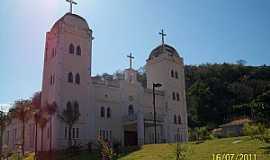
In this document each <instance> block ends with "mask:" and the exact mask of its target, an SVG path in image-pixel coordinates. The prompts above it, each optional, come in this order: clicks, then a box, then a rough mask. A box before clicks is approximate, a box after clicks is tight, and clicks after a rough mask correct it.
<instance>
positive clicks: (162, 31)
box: [159, 29, 167, 46]
mask: <svg viewBox="0 0 270 160" xmlns="http://www.w3.org/2000/svg"><path fill="white" fill-rule="evenodd" d="M159 34H160V35H161V38H162V46H164V37H165V36H167V34H166V33H165V32H164V30H163V29H161V32H159Z"/></svg>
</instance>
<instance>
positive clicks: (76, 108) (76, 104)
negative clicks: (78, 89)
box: [74, 101, 79, 113]
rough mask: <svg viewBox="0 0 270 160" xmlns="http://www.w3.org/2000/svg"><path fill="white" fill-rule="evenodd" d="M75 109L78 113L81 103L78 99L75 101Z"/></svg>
mask: <svg viewBox="0 0 270 160" xmlns="http://www.w3.org/2000/svg"><path fill="white" fill-rule="evenodd" d="M74 110H75V111H76V112H77V113H78V112H79V103H78V102H77V101H75V102H74Z"/></svg>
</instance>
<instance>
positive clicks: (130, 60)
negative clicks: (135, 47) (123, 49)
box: [127, 53, 135, 69]
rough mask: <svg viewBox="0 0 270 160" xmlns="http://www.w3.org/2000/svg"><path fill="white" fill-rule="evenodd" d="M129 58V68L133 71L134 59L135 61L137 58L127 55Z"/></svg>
mask: <svg viewBox="0 0 270 160" xmlns="http://www.w3.org/2000/svg"><path fill="white" fill-rule="evenodd" d="M127 57H128V58H129V68H130V69H132V59H134V58H135V57H133V56H132V53H130V54H129V55H127Z"/></svg>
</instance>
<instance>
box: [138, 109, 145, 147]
mask: <svg viewBox="0 0 270 160" xmlns="http://www.w3.org/2000/svg"><path fill="white" fill-rule="evenodd" d="M137 135H138V145H139V146H141V145H143V144H144V118H143V113H142V112H138V114H137Z"/></svg>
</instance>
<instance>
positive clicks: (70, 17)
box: [52, 13, 89, 29]
mask: <svg viewBox="0 0 270 160" xmlns="http://www.w3.org/2000/svg"><path fill="white" fill-rule="evenodd" d="M60 22H63V23H65V24H72V25H76V26H77V27H79V28H82V29H89V26H88V23H87V21H86V20H85V19H84V18H83V17H81V16H79V15H77V14H73V13H66V14H65V15H64V16H63V17H61V18H60V19H59V20H58V21H57V22H55V24H54V25H53V27H52V29H53V28H55V26H57V25H58V24H59V23H60Z"/></svg>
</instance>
